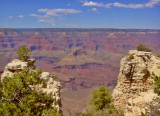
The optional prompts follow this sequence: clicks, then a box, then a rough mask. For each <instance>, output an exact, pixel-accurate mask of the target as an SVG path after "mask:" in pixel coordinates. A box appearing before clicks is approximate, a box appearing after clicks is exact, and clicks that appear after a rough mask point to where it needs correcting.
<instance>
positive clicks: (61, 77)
mask: <svg viewBox="0 0 160 116" xmlns="http://www.w3.org/2000/svg"><path fill="white" fill-rule="evenodd" d="M141 43H142V44H144V45H146V46H149V47H150V48H152V50H153V53H154V54H160V30H149V29H67V28H64V29H58V28H55V29H54V28H53V29H2V28H1V29H0V56H1V57H0V74H2V73H3V70H4V67H5V66H6V65H7V64H8V62H11V61H12V60H13V59H14V58H17V55H16V51H17V50H18V48H19V47H20V46H21V45H26V46H27V47H28V48H30V50H31V52H32V58H34V59H36V61H37V62H36V66H37V69H38V68H41V69H42V70H44V71H46V72H50V73H51V74H53V75H57V77H58V79H57V80H58V81H60V82H61V85H62V90H61V93H62V103H63V104H62V110H63V111H64V113H65V114H67V113H68V112H69V110H70V109H74V108H75V110H74V111H73V114H75V113H76V112H80V111H81V108H77V107H81V106H83V105H84V104H85V103H87V102H88V101H89V98H90V97H91V92H92V90H93V89H94V88H96V87H98V86H99V85H105V86H108V87H115V86H116V84H117V78H118V74H119V68H120V66H119V62H120V60H121V58H122V57H124V56H125V55H127V54H128V51H129V50H130V49H136V46H137V45H138V44H141ZM68 103H70V106H69V108H68V106H67V104H68ZM63 106H64V107H63ZM68 115H69V114H68ZM65 116H67V115H65Z"/></svg>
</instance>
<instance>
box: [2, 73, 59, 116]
mask: <svg viewBox="0 0 160 116" xmlns="http://www.w3.org/2000/svg"><path fill="white" fill-rule="evenodd" d="M41 72H42V71H41V70H37V71H36V70H34V71H33V70H24V71H22V72H20V73H17V74H14V75H13V77H5V78H4V79H3V81H2V82H1V83H0V97H1V99H0V114H1V115H2V116H42V115H43V116H60V114H58V113H56V111H55V109H54V108H53V107H52V103H53V101H54V99H53V97H52V95H51V94H47V93H44V92H43V91H37V90H36V89H35V88H34V86H35V85H37V84H41V83H46V82H45V80H43V79H41V78H40V74H41Z"/></svg>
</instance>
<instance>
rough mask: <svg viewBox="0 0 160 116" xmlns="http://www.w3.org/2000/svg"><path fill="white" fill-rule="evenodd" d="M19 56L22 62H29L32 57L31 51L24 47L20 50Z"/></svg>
mask: <svg viewBox="0 0 160 116" xmlns="http://www.w3.org/2000/svg"><path fill="white" fill-rule="evenodd" d="M17 54H18V59H19V60H21V61H27V60H28V59H29V58H30V56H31V52H30V49H28V48H27V47H26V46H24V45H23V46H21V47H20V48H19V49H18V51H17Z"/></svg>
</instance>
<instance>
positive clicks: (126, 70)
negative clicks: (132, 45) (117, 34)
mask: <svg viewBox="0 0 160 116" xmlns="http://www.w3.org/2000/svg"><path fill="white" fill-rule="evenodd" d="M120 65H121V67H120V72H119V76H118V83H117V86H116V87H115V89H114V90H113V94H112V96H113V98H114V105H115V106H116V108H118V109H119V110H122V111H124V114H125V116H140V115H141V113H142V112H145V109H147V106H148V105H149V104H151V103H152V102H153V99H155V98H156V97H157V95H156V94H155V93H154V90H153V86H152V85H151V84H150V83H151V82H152V81H153V80H152V78H151V75H152V73H155V74H156V75H160V58H158V57H156V56H154V55H152V53H151V52H142V51H137V50H130V51H129V55H128V56H125V57H124V58H123V59H122V60H121V63H120Z"/></svg>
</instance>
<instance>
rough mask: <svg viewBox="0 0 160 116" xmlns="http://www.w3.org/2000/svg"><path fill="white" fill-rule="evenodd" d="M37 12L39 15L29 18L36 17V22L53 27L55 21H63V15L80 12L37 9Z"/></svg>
mask: <svg viewBox="0 0 160 116" xmlns="http://www.w3.org/2000/svg"><path fill="white" fill-rule="evenodd" d="M38 12H39V14H30V15H29V16H32V17H36V18H37V19H38V22H41V23H42V22H43V23H49V24H51V25H52V26H55V25H56V24H55V20H63V16H64V15H69V14H75V13H81V12H82V11H80V10H76V9H38ZM40 13H43V14H40Z"/></svg>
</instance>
